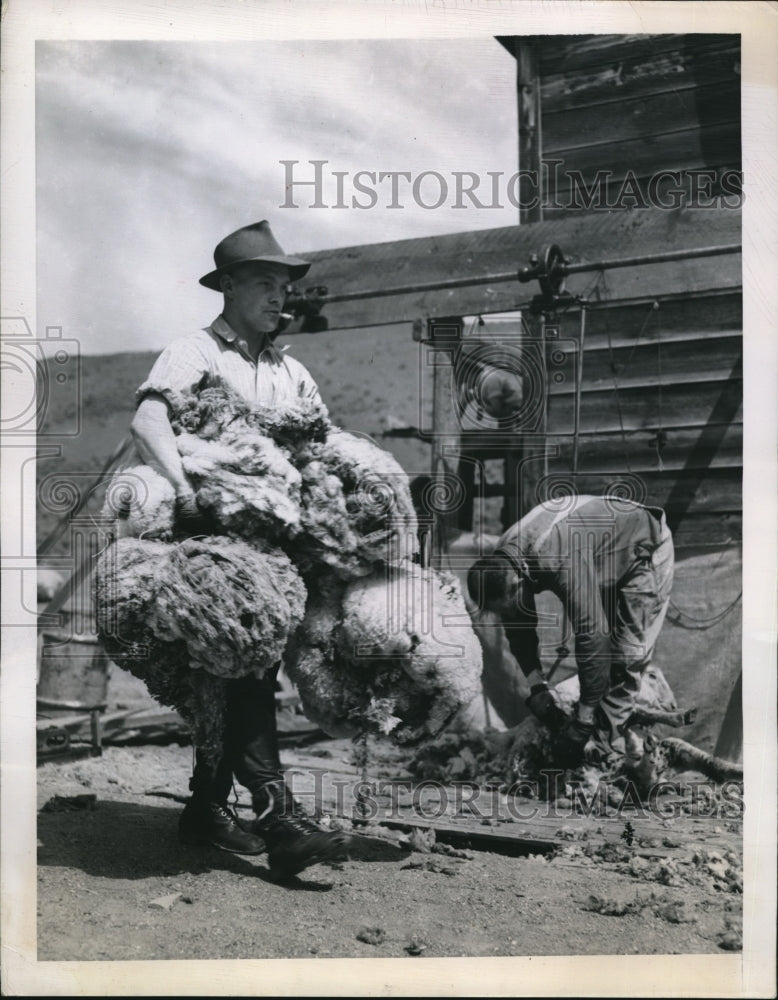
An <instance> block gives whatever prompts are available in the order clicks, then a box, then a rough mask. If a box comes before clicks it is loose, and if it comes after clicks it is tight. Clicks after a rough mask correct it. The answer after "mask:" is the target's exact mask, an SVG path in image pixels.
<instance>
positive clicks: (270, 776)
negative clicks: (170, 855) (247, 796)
mask: <svg viewBox="0 0 778 1000" xmlns="http://www.w3.org/2000/svg"><path fill="white" fill-rule="evenodd" d="M277 673H278V667H276V668H275V669H273V670H269V671H268V672H267V673H265V674H264V675H263V676H262V677H259V678H258V677H253V676H248V677H240V678H237V679H235V680H229V681H227V682H226V684H225V696H226V701H227V705H226V712H225V728H224V737H223V742H224V752H223V753H222V756H221V758H220V759H219V761H218V762H214V761H213V760H210V759H209V758H207V757H206V755H205V754H204V753H203V752H202V751H200V750H196V751H195V768H194V774H193V775H192V779H191V781H190V782H189V787H190V789H191V791H192V795H193V797H194V798H195V799H197V800H200V801H210V802H219V803H221V804H222V805H226V803H227V800H228V798H229V795H230V792H231V790H232V779H233V775H234V776H235V778H236V779H237V780H238V782H239V783H240V784H241V785H243V786H244V788H247V789H248V790H249V792H251V796H252V800H253V801H254V803H255V807H256V806H257V805H259V806H260V807H261V808H264V805H265V802H264V798H265V794H266V793H265V790H266V789H267V787H268V786H276V787H278V786H279V785H280V786H283V780H284V779H283V773H282V771H281V761H280V759H279V756H278V731H277V728H276V701H275V695H276V675H277Z"/></svg>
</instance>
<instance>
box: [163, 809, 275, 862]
mask: <svg viewBox="0 0 778 1000" xmlns="http://www.w3.org/2000/svg"><path fill="white" fill-rule="evenodd" d="M178 839H179V840H180V841H181V843H182V844H189V845H205V844H210V845H211V847H218V848H219V850H220V851H229V852H230V853H231V854H261V853H262V851H264V850H265V844H264V842H263V840H262V838H261V837H258V836H257V835H256V834H255V833H249V831H248V830H244V829H243V827H242V826H241V825H240V821H239V820H238V817H237V816H236V815H235V813H234V812H233V811H232V810H231V809H228V808H227V807H226V806H223V805H220V804H219V803H218V802H205V803H201V802H197V801H195V800H194V799H190V801H189V802H187V804H186V805H185V806H184V811H183V812H182V813H181V816H180V817H179V820H178Z"/></svg>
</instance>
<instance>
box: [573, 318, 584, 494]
mask: <svg viewBox="0 0 778 1000" xmlns="http://www.w3.org/2000/svg"><path fill="white" fill-rule="evenodd" d="M585 333H586V304H585V303H584V302H582V303H581V327H580V334H579V338H578V367H577V369H576V373H575V423H574V428H573V475H574V476H576V475H578V437H579V435H580V433H581V388H582V386H583V360H584V335H585Z"/></svg>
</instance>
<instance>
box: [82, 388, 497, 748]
mask: <svg viewBox="0 0 778 1000" xmlns="http://www.w3.org/2000/svg"><path fill="white" fill-rule="evenodd" d="M174 403H175V405H174V407H173V410H174V414H175V416H174V418H173V421H172V426H173V429H174V432H175V434H176V442H177V445H178V450H179V453H180V454H181V457H182V462H183V466H184V469H185V471H186V473H187V476H188V478H189V480H190V482H191V483H192V485H193V488H194V489H195V491H196V496H197V502H198V505H199V506H200V507H201V508H202V509H203V510H204V511H206V512H207V513H208V515H209V516H210V519H211V522H212V525H213V534H212V535H209V536H208V537H200V538H189V539H184V540H180V539H179V540H177V539H176V535H175V524H174V497H173V494H172V489H171V488H170V487H169V485H168V484H167V481H166V480H165V479H164V478H163V477H161V476H159V475H158V474H157V473H155V472H154V471H153V470H152V469H150V468H149V467H148V466H137V467H135V468H133V469H129V470H126V471H124V472H122V473H121V474H119V475H118V476H116V477H115V478H114V481H113V483H112V484H111V487H110V489H109V497H113V498H114V502H115V498H116V496H121V495H125V501H124V502H123V504H120V505H118V506H114V508H113V509H114V512H115V513H116V514H117V521H116V528H115V536H116V540H115V541H114V543H113V544H112V545H111V546H110V547H109V549H108V550H107V551H106V553H104V555H103V557H102V558H101V560H100V563H99V565H98V571H97V574H96V587H95V597H96V603H97V614H98V626H99V634H100V637H101V640H102V641H103V644H104V646H105V648H106V650H107V652H108V654H109V655H110V656H111V657H112V658H113V659H114V660H115V661H116V662H117V663H118V664H119V665H120V666H123V667H126V668H127V669H129V670H130V671H131V672H132V673H135V674H136V676H141V677H143V679H144V680H145V681H146V683H147V685H148V687H149V690H150V691H151V693H152V694H154V695H155V697H158V698H159V700H161V701H164V702H165V703H166V704H171V705H173V707H175V708H176V709H178V710H179V711H180V712H181V714H182V716H184V717H185V718H187V719H193V720H194V728H195V730H196V731H197V732H200V733H203V732H207V733H208V734H209V739H210V744H211V745H214V740H213V733H215V732H218V731H219V724H220V723H219V720H218V718H217V719H216V720H215V721H214V718H213V717H214V716H218V714H219V712H220V711H222V707H223V697H221V696H214V698H213V707H212V708H210V709H209V708H208V707H207V706H208V700H207V697H200V695H201V693H202V692H203V691H205V690H206V688H207V687H208V685H210V686H211V687H212V686H213V683H214V682H218V681H219V680H221V679H226V678H232V677H238V676H241V675H242V674H246V673H257V674H261V673H262V672H263V671H264V670H266V669H268V668H269V667H270V666H271V665H273V664H275V663H277V662H278V661H279V660H281V659H282V657H283V656H284V653H285V651H286V652H287V654H288V657H287V658H288V660H289V669H290V672H293V676H294V679H295V680H296V681H297V682H298V684H299V688H300V694H301V697H302V699H303V703H304V706H305V709H306V712H307V713H308V714H309V716H310V717H311V718H312V719H313V720H314V721H317V722H318V723H319V724H320V725H322V726H323V728H325V729H327V730H328V731H330V732H340V731H348V732H352V733H357V732H364V731H373V732H383V733H388V734H391V735H392V737H393V738H396V739H398V740H408V739H417V738H419V737H420V736H422V735H424V734H427V733H434V732H437V731H438V730H439V729H440V728H441V726H442V725H443V724H444V723H445V722H446V721H447V720H448V719H449V718H450V717H451V716H452V715H453V714H454V713H455V712H456V710H457V709H458V708H460V707H461V706H462V705H464V704H467V703H468V702H469V701H470V700H472V698H473V697H474V696H475V695H476V694H477V692H478V690H479V683H480V674H481V649H480V645H479V643H478V640H477V639H476V637H475V634H474V633H473V631H472V628H471V627H470V625H469V619H468V617H467V611H466V609H465V605H464V602H463V600H462V595H461V593H460V592H459V589H458V586H457V585H456V584H455V582H454V581H453V580H449V579H448V578H445V577H443V576H440V575H439V574H436V573H433V572H431V571H428V570H425V571H422V570H421V569H419V568H418V567H417V566H414V565H413V563H412V561H411V557H412V556H413V554H414V552H415V550H416V538H417V524H416V516H415V512H414V508H413V504H412V501H411V496H410V490H409V487H408V477H407V475H406V474H405V472H404V470H403V469H402V467H401V466H400V465H399V464H398V463H397V462H396V461H395V460H394V458H393V457H392V456H391V455H389V454H388V453H387V452H385V451H383V450H382V449H380V448H379V447H378V446H377V445H376V444H375V443H374V442H373V441H371V440H370V439H369V438H367V437H366V436H364V435H356V434H350V433H348V432H346V431H343V430H341V429H339V428H336V427H333V426H332V424H331V423H330V420H329V417H328V415H327V412H326V410H325V408H324V407H323V405H322V404H321V403H320V402H319V401H318V400H312V399H310V398H308V397H303V396H301V397H300V398H299V399H297V400H294V401H293V402H292V403H291V404H290V405H284V406H283V407H279V408H276V409H272V410H271V409H269V408H266V407H257V406H251V405H249V404H248V403H247V402H245V401H243V400H242V399H240V398H239V397H237V396H236V395H235V394H234V393H233V392H232V391H231V390H230V389H229V388H228V387H226V386H225V385H224V383H223V382H221V381H220V380H218V379H210V380H209V379H204V380H203V381H202V382H201V383H200V384H199V385H198V386H197V388H196V390H195V391H194V392H193V393H192V394H191V395H187V396H181V397H180V398H178V399H177V400H175V401H174ZM128 483H129V484H131V485H132V487H133V492H132V494H131V499H130V501H129V502H128V501H127V500H126V494H127V491H128ZM122 490H123V491H124V494H122ZM105 513H106V515H108V514H109V513H110V511H109V510H106V512H105ZM307 593H310V594H311V595H312V596H311V597H310V599H308V603H307V605H306V596H307ZM303 616H305V617H304V620H303ZM451 616H453V618H455V619H456V623H452V621H453V619H452V617H451ZM447 617H448V619H449V620H446V618H447ZM298 626H299V628H298ZM140 647H143V648H144V649H146V650H148V651H150V653H149V656H148V657H146V658H145V659H143V658H141V659H139V657H138V655H137V654H138V649H139V648H140ZM204 678H208V680H205V679H204ZM193 679H194V680H193ZM193 684H194V688H195V689H196V691H195V692H194V693H193V688H192V685H193ZM208 690H210V688H208ZM203 706H206V707H203ZM197 713H200V714H199V715H198V714H197ZM203 713H206V714H208V715H209V718H204V717H203Z"/></svg>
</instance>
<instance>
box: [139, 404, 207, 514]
mask: <svg viewBox="0 0 778 1000" xmlns="http://www.w3.org/2000/svg"><path fill="white" fill-rule="evenodd" d="M130 430H131V432H132V436H133V440H134V441H135V445H136V447H137V449H138V453H139V454H140V457H141V458H142V459H143V461H144V462H145V463H146V464H147V465H150V466H151V467H152V468H153V469H155V470H156V471H157V472H159V474H160V475H162V476H164V477H165V478H166V479H167V480H168V481H169V482H170V483H171V484H172V485H173V488H174V489H175V491H176V495H177V496H185V495H187V494H190V493H191V492H192V487H191V484H190V483H189V480H188V479H187V478H186V473H185V472H184V466H183V464H182V462H181V456H180V454H179V453H178V448H177V446H176V436H175V434H174V433H173V428H172V427H171V425H170V418H169V416H168V404H167V403H166V401H165V399H164V397H162V396H147V397H146V398H145V399H144V400H143V401H142V402H141V404H140V405H139V407H138V409H137V411H136V413H135V416H134V418H133V421H132V424H131V426H130Z"/></svg>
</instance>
